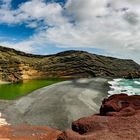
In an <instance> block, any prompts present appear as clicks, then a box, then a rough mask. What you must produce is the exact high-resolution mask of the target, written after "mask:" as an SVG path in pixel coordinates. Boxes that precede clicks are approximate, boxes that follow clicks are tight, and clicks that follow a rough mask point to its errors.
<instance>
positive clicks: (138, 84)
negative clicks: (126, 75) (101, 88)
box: [108, 79, 140, 96]
mask: <svg viewBox="0 0 140 140" xmlns="http://www.w3.org/2000/svg"><path fill="white" fill-rule="evenodd" d="M108 83H109V84H110V90H109V91H108V94H109V96H110V95H113V94H122V93H125V94H128V95H140V79H113V81H109V82H108Z"/></svg>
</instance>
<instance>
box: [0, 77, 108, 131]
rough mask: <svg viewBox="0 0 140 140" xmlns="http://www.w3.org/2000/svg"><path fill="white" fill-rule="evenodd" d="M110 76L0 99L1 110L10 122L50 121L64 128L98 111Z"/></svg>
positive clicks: (51, 86)
mask: <svg viewBox="0 0 140 140" xmlns="http://www.w3.org/2000/svg"><path fill="white" fill-rule="evenodd" d="M108 80H109V79H105V78H91V79H87V78H86V79H77V80H70V81H64V82H60V83H56V84H53V85H50V86H47V87H44V88H41V89H38V90H36V91H34V92H32V93H30V94H28V95H26V96H24V97H21V98H20V99H18V100H14V101H0V104H1V107H0V112H1V113H2V116H3V117H4V118H5V119H6V121H7V122H8V123H9V124H11V125H20V124H29V125H40V126H42V125H43V126H46V125H47V126H49V127H52V128H57V129H60V130H64V129H66V128H69V127H70V125H71V122H72V121H74V120H77V119H79V118H81V117H84V116H89V115H91V114H94V113H98V112H99V108H100V105H101V102H102V100H103V99H104V98H105V97H107V95H108V94H107V92H108V90H109V84H108ZM2 106H3V107H4V108H2ZM17 118H18V119H17Z"/></svg>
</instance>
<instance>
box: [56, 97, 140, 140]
mask: <svg viewBox="0 0 140 140" xmlns="http://www.w3.org/2000/svg"><path fill="white" fill-rule="evenodd" d="M139 139H140V96H128V95H125V94H121V95H113V96H111V97H109V98H108V99H105V100H104V101H103V103H102V106H101V109H100V114H97V115H93V116H90V117H85V118H81V119H79V120H77V121H75V122H73V123H72V129H68V130H66V131H65V132H63V133H62V134H61V135H60V136H59V137H58V139H57V140H139Z"/></svg>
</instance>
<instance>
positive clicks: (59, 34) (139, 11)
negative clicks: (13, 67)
mask: <svg viewBox="0 0 140 140" xmlns="http://www.w3.org/2000/svg"><path fill="white" fill-rule="evenodd" d="M0 45H1V46H6V47H10V48H14V49H17V50H20V51H24V52H28V53H34V54H43V55H46V54H53V53H57V52H60V51H65V50H84V51H88V52H91V53H97V54H101V55H107V56H113V57H118V58H125V59H133V60H134V61H136V62H138V63H140V1H139V0H0Z"/></svg>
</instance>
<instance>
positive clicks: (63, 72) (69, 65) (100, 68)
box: [0, 47, 140, 82]
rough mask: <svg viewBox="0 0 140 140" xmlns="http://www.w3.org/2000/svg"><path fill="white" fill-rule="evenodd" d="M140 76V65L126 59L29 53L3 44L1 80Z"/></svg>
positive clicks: (0, 64) (0, 57)
mask: <svg viewBox="0 0 140 140" xmlns="http://www.w3.org/2000/svg"><path fill="white" fill-rule="evenodd" d="M98 76H101V77H120V78H121V77H126V78H136V77H140V65H138V64H137V63H135V62H134V61H132V60H123V59H117V58H112V57H105V56H100V55H95V54H90V53H87V52H83V51H66V52H62V53H58V54H55V55H48V56H40V55H32V54H26V53H23V52H19V51H15V50H14V49H9V48H4V47H0V80H2V81H13V82H16V81H20V80H24V79H37V78H39V79H40V78H54V77H57V78H84V77H98Z"/></svg>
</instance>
